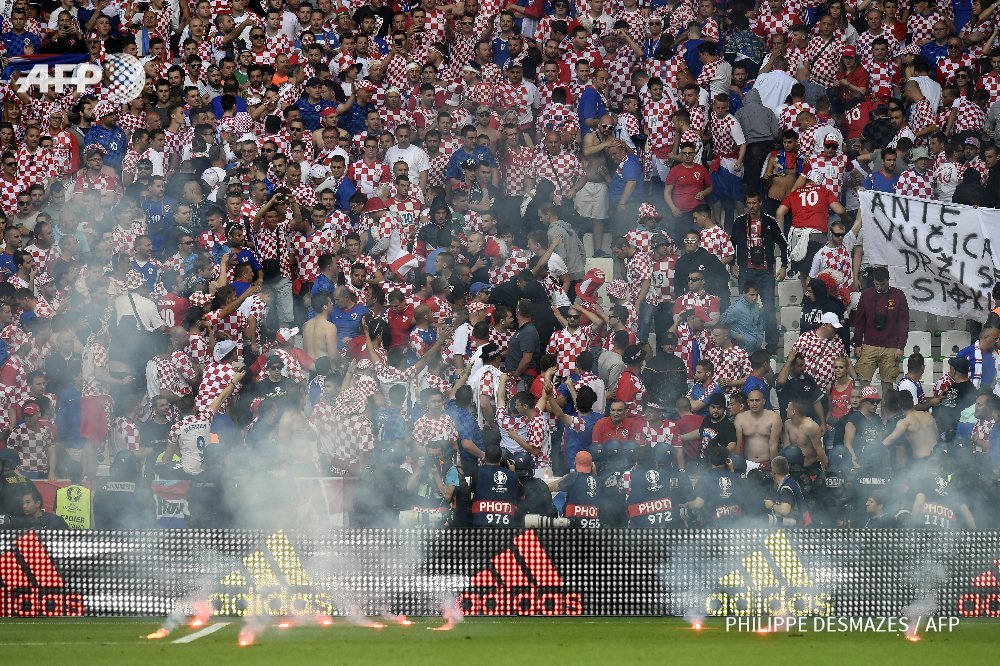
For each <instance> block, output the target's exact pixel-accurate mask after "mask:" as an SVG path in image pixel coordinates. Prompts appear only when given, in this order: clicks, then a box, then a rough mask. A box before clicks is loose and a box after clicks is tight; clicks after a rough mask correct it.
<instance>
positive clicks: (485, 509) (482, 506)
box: [472, 442, 520, 527]
mask: <svg viewBox="0 0 1000 666" xmlns="http://www.w3.org/2000/svg"><path fill="white" fill-rule="evenodd" d="M484 453H485V455H484V457H483V464H482V465H480V466H479V469H477V470H476V475H475V476H474V477H472V480H473V482H474V483H473V485H472V525H473V527H515V526H516V523H517V495H518V493H519V492H520V486H519V485H518V483H517V476H516V475H515V474H514V470H513V469H512V466H511V465H510V464H509V463H507V464H505V463H504V462H503V453H502V452H501V451H500V444H499V443H496V442H490V443H489V444H487V445H486V450H485V451H484Z"/></svg>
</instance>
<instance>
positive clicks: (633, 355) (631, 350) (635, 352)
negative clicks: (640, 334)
mask: <svg viewBox="0 0 1000 666" xmlns="http://www.w3.org/2000/svg"><path fill="white" fill-rule="evenodd" d="M644 358H646V352H645V350H644V349H643V348H642V347H641V346H640V345H630V346H629V347H627V348H626V349H625V353H624V354H622V360H623V361H625V363H627V364H629V365H633V364H635V363H642V360H643V359H644Z"/></svg>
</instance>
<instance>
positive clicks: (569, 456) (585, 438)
mask: <svg viewBox="0 0 1000 666" xmlns="http://www.w3.org/2000/svg"><path fill="white" fill-rule="evenodd" d="M577 416H579V417H580V418H581V419H583V422H584V423H586V424H587V427H586V428H584V430H583V432H577V431H575V430H573V429H572V428H566V460H575V459H576V454H577V453H579V452H580V451H587V450H588V449H590V445H591V444H592V443H593V442H594V425H595V424H596V423H597V422H598V421H600V420H601V418H602V417H603V415H602V414H598V413H597V412H587V413H586V414H577Z"/></svg>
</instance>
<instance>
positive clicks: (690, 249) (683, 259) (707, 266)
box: [674, 231, 729, 310]
mask: <svg viewBox="0 0 1000 666" xmlns="http://www.w3.org/2000/svg"><path fill="white" fill-rule="evenodd" d="M696 271H697V272H699V273H701V274H702V275H704V276H705V291H707V292H708V293H710V294H714V295H715V296H718V297H719V301H720V303H721V304H722V309H723V310H725V309H726V307H725V306H727V305H728V304H729V271H727V270H726V267H725V266H724V265H723V264H722V262H721V261H719V260H718V258H716V256H715V255H714V254H712V253H710V252H709V251H708V250H706V249H705V248H703V247H701V236H700V235H699V234H698V232H697V231H689V232H687V233H686V234H684V254H682V255H681V256H680V257H678V259H677V266H676V268H675V269H674V293H675V294H683V293H684V292H685V291H687V287H688V276H689V275H690V274H691V273H694V272H696Z"/></svg>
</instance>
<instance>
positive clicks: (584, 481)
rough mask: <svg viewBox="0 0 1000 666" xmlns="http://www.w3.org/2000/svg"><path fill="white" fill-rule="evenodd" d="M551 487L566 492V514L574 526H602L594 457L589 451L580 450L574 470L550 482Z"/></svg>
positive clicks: (592, 527) (575, 460) (594, 527)
mask: <svg viewBox="0 0 1000 666" xmlns="http://www.w3.org/2000/svg"><path fill="white" fill-rule="evenodd" d="M549 488H551V489H552V490H558V491H561V492H565V493H566V509H565V516H566V517H567V518H569V524H570V525H571V526H572V527H583V528H588V529H597V528H599V527H600V526H601V507H600V498H599V497H598V490H597V477H596V476H594V458H593V456H591V455H590V452H589V451H580V452H579V453H577V454H576V458H575V459H574V460H573V471H572V472H570V473H569V474H567V475H566V476H564V477H563V478H561V479H559V480H557V481H552V482H550V483H549Z"/></svg>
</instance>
